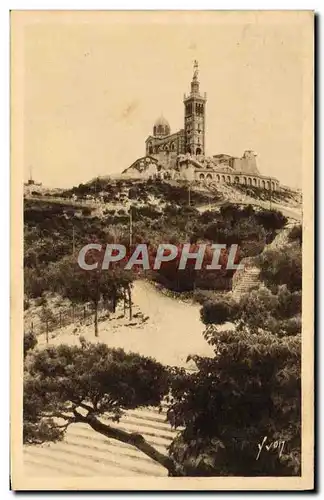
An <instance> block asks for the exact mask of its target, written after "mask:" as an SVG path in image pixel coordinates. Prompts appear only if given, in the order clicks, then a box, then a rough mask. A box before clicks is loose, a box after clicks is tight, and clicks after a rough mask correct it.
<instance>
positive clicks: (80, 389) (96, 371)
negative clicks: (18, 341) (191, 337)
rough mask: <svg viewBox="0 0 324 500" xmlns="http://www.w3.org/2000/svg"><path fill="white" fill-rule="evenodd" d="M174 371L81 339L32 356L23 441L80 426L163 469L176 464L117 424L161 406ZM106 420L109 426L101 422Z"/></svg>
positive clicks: (58, 436) (42, 438) (60, 436)
mask: <svg viewBox="0 0 324 500" xmlns="http://www.w3.org/2000/svg"><path fill="white" fill-rule="evenodd" d="M169 379H170V372H169V371H168V369H167V368H165V367H164V366H163V365H161V364H160V363H158V362H156V361H155V360H153V359H152V358H148V357H143V356H140V355H138V354H134V353H129V354H126V353H125V352H124V351H123V350H122V349H110V348H108V347H107V345H106V344H91V343H87V342H85V341H84V339H82V340H81V346H80V347H78V346H73V347H71V346H68V345H60V346H58V347H54V346H51V347H47V348H46V349H43V350H40V351H36V352H34V353H33V354H32V355H30V356H29V357H28V362H27V363H26V366H25V381H24V442H25V443H41V442H45V441H55V440H59V439H63V437H64V434H65V432H66V429H67V428H68V427H69V426H70V425H72V424H74V423H78V422H82V423H84V424H87V425H89V426H90V427H91V428H92V429H93V430H95V431H96V432H98V433H100V434H102V435H104V436H106V437H109V438H111V439H116V440H118V441H122V442H123V443H128V444H131V445H132V446H134V447H135V448H137V449H138V450H140V451H142V452H143V453H144V454H145V455H147V456H148V457H150V458H152V459H153V460H154V461H156V462H157V463H159V464H161V465H162V466H163V467H165V468H166V469H167V470H168V471H169V474H170V475H173V474H175V473H176V466H175V464H174V462H173V460H171V459H170V458H169V457H168V456H167V455H164V454H163V453H160V452H159V451H158V450H156V449H155V448H154V447H153V446H151V445H150V444H149V443H148V442H147V441H146V440H145V439H144V438H143V436H142V435H140V434H137V433H129V432H126V431H123V430H122V429H120V428H118V426H114V425H113V423H114V422H118V421H119V420H120V418H121V417H122V415H123V414H124V412H125V410H128V409H134V408H138V407H142V406H151V405H154V406H156V405H158V404H160V402H161V400H162V399H163V397H164V396H165V395H166V394H167V392H168V390H169ZM103 415H104V416H105V417H106V418H107V419H109V420H110V421H111V424H107V423H103V422H102V421H101V420H100V417H101V416H103Z"/></svg>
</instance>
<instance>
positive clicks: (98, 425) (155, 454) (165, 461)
mask: <svg viewBox="0 0 324 500" xmlns="http://www.w3.org/2000/svg"><path fill="white" fill-rule="evenodd" d="M74 415H75V417H76V420H77V421H79V422H83V423H87V424H88V425H90V427H91V428H92V429H93V430H94V431H96V432H99V433H100V434H102V435H103V436H106V437H108V438H111V439H116V440H117V441H121V442H123V443H126V444H131V445H132V446H134V447H135V448H137V449H138V450H140V451H141V452H142V453H144V454H145V455H147V456H148V457H150V458H151V459H152V460H154V461H155V462H157V463H159V464H160V465H162V467H164V468H165V469H167V471H168V472H169V475H170V476H173V475H175V473H176V466H175V463H174V462H173V460H171V458H169V457H168V456H167V455H164V454H163V453H160V452H159V451H157V450H156V449H155V448H154V447H153V446H151V445H150V444H149V443H148V442H147V441H146V440H145V439H144V437H143V436H142V435H141V434H137V433H130V432H126V431H123V430H121V429H117V428H116V427H111V426H110V425H107V424H103V423H102V422H100V420H98V419H97V418H96V417H95V416H94V415H87V416H86V417H84V416H83V415H81V414H80V413H78V412H77V410H74Z"/></svg>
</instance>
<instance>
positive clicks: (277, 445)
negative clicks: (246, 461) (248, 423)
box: [256, 436, 286, 460]
mask: <svg viewBox="0 0 324 500" xmlns="http://www.w3.org/2000/svg"><path fill="white" fill-rule="evenodd" d="M267 442H268V444H266V443H267ZM285 444H286V441H283V440H280V439H279V440H277V441H269V440H268V436H264V438H263V440H262V442H261V443H258V454H257V456H256V460H259V458H260V455H261V452H262V450H264V451H268V452H270V451H274V450H278V453H279V457H281V455H282V453H283V450H284V447H285Z"/></svg>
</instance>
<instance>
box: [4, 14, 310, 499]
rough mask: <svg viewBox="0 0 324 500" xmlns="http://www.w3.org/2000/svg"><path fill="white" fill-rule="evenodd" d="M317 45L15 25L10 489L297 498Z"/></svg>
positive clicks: (249, 32) (80, 17) (290, 21)
mask: <svg viewBox="0 0 324 500" xmlns="http://www.w3.org/2000/svg"><path fill="white" fill-rule="evenodd" d="M313 44H314V13H313V12H312V11H227V12H224V11H123V12H122V11H120V12H118V11H68V10H67V11H12V12H11V431H10V432H11V484H12V486H11V487H12V489H13V490H105V491H107V490H133V491H141V490H174V491H176V490H260V491H262V490H311V489H313V487H314V380H313V373H314V297H313V293H314V273H313V254H314V234H313V226H314V152H313V147H314V146H313V142H314V130H313V123H314V109H313V107H314V104H313V100H314V95H313V87H314V67H313V60H314V49H313Z"/></svg>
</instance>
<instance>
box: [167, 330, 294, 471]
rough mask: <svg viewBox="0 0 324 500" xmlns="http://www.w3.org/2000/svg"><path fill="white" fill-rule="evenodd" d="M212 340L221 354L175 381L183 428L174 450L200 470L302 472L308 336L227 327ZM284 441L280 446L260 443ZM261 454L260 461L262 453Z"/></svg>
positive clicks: (173, 415) (188, 467) (174, 416)
mask: <svg viewBox="0 0 324 500" xmlns="http://www.w3.org/2000/svg"><path fill="white" fill-rule="evenodd" d="M206 338H207V339H208V342H209V343H210V344H211V345H212V346H213V348H214V350H215V356H214V357H213V358H203V357H197V356H195V357H193V359H194V361H195V362H196V365H197V367H198V372H197V373H194V374H191V375H187V374H184V373H182V374H179V375H178V376H177V377H176V378H175V380H174V381H173V382H172V388H171V394H172V405H171V407H170V410H169V419H170V421H171V422H172V423H173V425H175V426H176V427H179V426H182V427H183V430H181V431H180V433H179V434H178V436H177V437H176V438H175V440H174V441H173V443H172V444H171V447H170V455H171V457H172V458H173V459H174V460H175V461H176V462H177V463H180V464H181V466H182V473H183V474H185V475H192V476H223V475H235V476H272V475H273V476H286V475H299V474H300V465H301V458H300V451H301V380H300V363H301V353H300V350H301V341H300V335H294V336H285V337H279V336H275V335H273V334H271V333H269V332H263V333H258V334H255V333H247V332H245V333H244V335H242V332H240V331H238V330H232V331H229V330H227V331H219V330H218V329H217V327H215V326H214V325H210V326H209V327H208V328H207V330H206ZM265 437H267V445H269V443H271V442H272V443H276V442H277V445H278V442H279V441H280V443H283V447H281V448H280V452H279V449H277V450H276V451H271V452H267V451H266V450H263V452H262V453H261V454H260V456H259V457H258V452H259V446H258V445H260V446H261V444H262V442H263V440H264V438H265ZM257 457H258V459H257Z"/></svg>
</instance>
